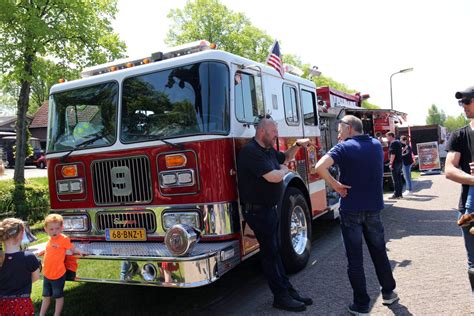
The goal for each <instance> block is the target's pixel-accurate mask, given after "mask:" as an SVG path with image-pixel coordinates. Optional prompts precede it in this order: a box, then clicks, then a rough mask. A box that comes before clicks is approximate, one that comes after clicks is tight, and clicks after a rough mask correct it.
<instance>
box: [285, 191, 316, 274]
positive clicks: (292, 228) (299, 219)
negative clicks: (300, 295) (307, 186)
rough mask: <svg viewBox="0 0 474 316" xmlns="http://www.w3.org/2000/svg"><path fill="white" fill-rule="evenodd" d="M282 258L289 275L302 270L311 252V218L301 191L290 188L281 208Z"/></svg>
mask: <svg viewBox="0 0 474 316" xmlns="http://www.w3.org/2000/svg"><path fill="white" fill-rule="evenodd" d="M280 234H281V235H280V236H281V258H282V261H283V265H284V266H285V270H286V272H287V273H295V272H298V271H300V270H302V269H303V268H304V267H305V266H306V264H307V263H308V260H309V255H310V252H311V217H310V213H309V208H308V204H307V203H306V199H305V198H304V196H303V193H301V191H300V190H298V189H296V188H291V187H290V188H288V189H287V190H286V193H285V196H284V198H283V203H282V208H281V223H280Z"/></svg>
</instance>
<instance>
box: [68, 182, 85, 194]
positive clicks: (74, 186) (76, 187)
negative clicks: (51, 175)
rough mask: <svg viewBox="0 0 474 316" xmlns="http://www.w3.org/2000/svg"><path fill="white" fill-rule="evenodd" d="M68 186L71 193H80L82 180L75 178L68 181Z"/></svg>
mask: <svg viewBox="0 0 474 316" xmlns="http://www.w3.org/2000/svg"><path fill="white" fill-rule="evenodd" d="M69 188H70V189H71V193H80V192H82V180H81V179H75V180H71V181H70V182H69Z"/></svg>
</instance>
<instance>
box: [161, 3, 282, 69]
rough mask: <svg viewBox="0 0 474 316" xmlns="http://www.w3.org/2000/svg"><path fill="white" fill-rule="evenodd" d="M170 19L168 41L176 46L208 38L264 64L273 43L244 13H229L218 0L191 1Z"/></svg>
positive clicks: (176, 11) (169, 15)
mask: <svg viewBox="0 0 474 316" xmlns="http://www.w3.org/2000/svg"><path fill="white" fill-rule="evenodd" d="M168 18H170V19H171V20H172V21H173V23H172V25H171V27H170V29H169V31H168V34H167V37H166V40H165V41H166V43H167V44H169V45H172V46H174V45H180V44H184V43H188V42H193V41H197V40H201V39H205V40H208V41H210V42H212V43H216V44H217V47H218V48H219V49H222V50H225V51H228V52H230V53H233V54H237V55H240V56H243V57H246V58H249V59H252V60H255V61H259V62H264V61H265V59H266V58H267V56H268V49H269V48H270V46H271V44H272V42H273V40H272V38H271V37H270V36H269V35H268V34H266V33H265V32H264V31H262V30H260V29H258V28H256V27H255V26H253V25H252V24H251V23H250V20H249V19H248V18H247V17H246V16H245V15H244V14H243V13H236V12H233V11H232V10H229V9H228V8H227V7H226V6H225V5H223V4H221V3H220V2H219V1H218V0H196V1H188V2H187V3H186V5H185V6H184V8H183V9H172V10H171V11H170V13H169V14H168Z"/></svg>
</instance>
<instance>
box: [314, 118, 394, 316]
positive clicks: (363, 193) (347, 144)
mask: <svg viewBox="0 0 474 316" xmlns="http://www.w3.org/2000/svg"><path fill="white" fill-rule="evenodd" d="M362 130H363V129H362V121H361V120H360V119H359V118H357V117H355V116H352V115H346V116H344V117H343V118H342V120H341V121H340V122H339V127H338V132H339V134H338V139H339V141H340V143H339V144H337V145H336V146H334V147H333V148H332V149H331V150H330V151H329V152H328V153H327V154H326V155H324V156H323V157H322V158H321V160H320V161H319V162H318V163H317V165H316V172H317V173H318V174H319V175H320V176H321V177H322V178H323V179H324V180H325V181H326V182H327V183H328V184H329V185H330V186H331V187H332V188H333V189H334V190H335V191H336V192H338V193H339V194H340V195H341V209H340V214H341V231H342V238H343V241H344V247H345V249H346V255H347V261H348V266H347V274H348V275H349V281H350V283H351V286H352V289H353V293H354V295H353V303H352V304H351V305H349V308H348V310H349V312H350V313H351V314H353V315H368V313H369V306H370V297H369V295H368V294H367V288H366V280H365V273H364V259H363V251H362V237H363V238H364V239H365V242H366V244H367V247H368V249H369V252H370V256H371V258H372V262H373V263H374V267H375V272H376V274H377V278H378V280H379V283H380V286H381V292H382V298H383V304H385V305H390V304H393V303H394V302H396V301H397V300H398V295H397V293H396V292H395V291H394V290H395V287H396V284H395V280H394V278H393V274H392V269H391V266H390V262H389V260H388V256H387V250H386V248H385V237H384V228H383V224H382V220H381V218H380V211H381V210H382V209H383V208H384V204H383V190H382V187H383V167H384V165H383V162H384V161H383V151H382V146H381V144H380V142H379V141H378V140H376V139H374V138H372V137H370V136H368V135H363V134H362ZM333 164H337V165H338V167H339V170H340V178H339V180H336V179H335V178H334V177H333V176H332V175H331V174H330V173H329V171H328V169H329V168H330V167H331V166H332V165H333Z"/></svg>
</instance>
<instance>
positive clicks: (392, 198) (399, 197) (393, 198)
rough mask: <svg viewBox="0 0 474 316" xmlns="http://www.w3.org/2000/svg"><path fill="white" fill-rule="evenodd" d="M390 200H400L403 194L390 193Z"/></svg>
mask: <svg viewBox="0 0 474 316" xmlns="http://www.w3.org/2000/svg"><path fill="white" fill-rule="evenodd" d="M389 199H390V200H400V199H403V196H401V195H395V194H394V195H392V196H391V197H389Z"/></svg>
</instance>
